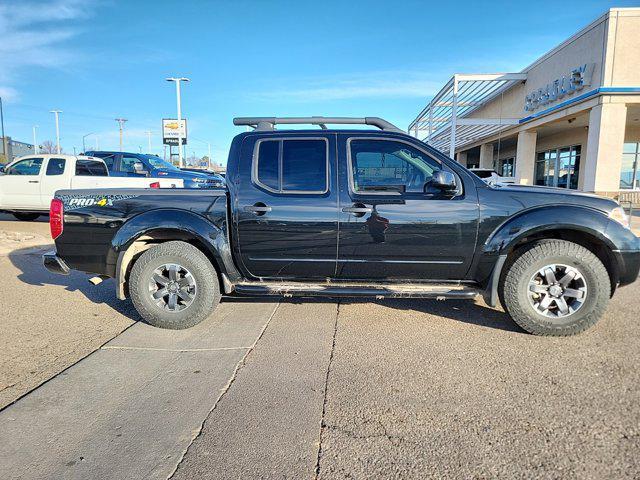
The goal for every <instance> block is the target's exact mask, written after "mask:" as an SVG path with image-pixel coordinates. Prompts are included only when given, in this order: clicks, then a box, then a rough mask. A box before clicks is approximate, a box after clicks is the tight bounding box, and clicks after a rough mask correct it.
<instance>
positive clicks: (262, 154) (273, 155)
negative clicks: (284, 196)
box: [258, 141, 280, 190]
mask: <svg viewBox="0 0 640 480" xmlns="http://www.w3.org/2000/svg"><path fill="white" fill-rule="evenodd" d="M279 158H280V142H279V141H264V142H260V150H259V155H258V181H259V182H260V183H261V184H263V185H265V186H267V187H269V188H270V189H272V190H280V179H279V178H280V173H279V171H280V167H279V166H278V165H279V162H280V160H279Z"/></svg>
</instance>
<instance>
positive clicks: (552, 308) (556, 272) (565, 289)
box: [528, 264, 587, 318]
mask: <svg viewBox="0 0 640 480" xmlns="http://www.w3.org/2000/svg"><path fill="white" fill-rule="evenodd" d="M528 296H529V302H530V303H531V305H532V306H533V309H534V310H535V311H536V313H538V314H540V315H544V316H545V317H550V318H563V317H568V316H569V315H572V314H574V313H575V312H577V311H578V310H580V308H582V306H583V305H584V303H585V300H586V299H587V283H586V281H585V279H584V277H583V276H582V274H581V273H580V271H579V270H578V269H577V268H575V267H571V266H569V265H561V264H552V265H546V266H544V267H543V268H541V269H540V270H538V271H537V272H536V273H535V274H534V275H533V276H532V277H531V280H530V281H529V291H528Z"/></svg>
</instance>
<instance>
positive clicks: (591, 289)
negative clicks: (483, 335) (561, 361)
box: [500, 240, 611, 336]
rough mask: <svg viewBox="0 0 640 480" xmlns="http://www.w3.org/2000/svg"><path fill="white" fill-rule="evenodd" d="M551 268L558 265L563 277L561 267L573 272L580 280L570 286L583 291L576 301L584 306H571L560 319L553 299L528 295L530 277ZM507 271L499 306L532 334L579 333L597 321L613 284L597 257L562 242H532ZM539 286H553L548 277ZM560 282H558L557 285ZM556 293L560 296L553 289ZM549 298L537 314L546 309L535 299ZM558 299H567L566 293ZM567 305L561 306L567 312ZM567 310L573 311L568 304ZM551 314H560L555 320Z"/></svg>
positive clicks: (573, 300)
mask: <svg viewBox="0 0 640 480" xmlns="http://www.w3.org/2000/svg"><path fill="white" fill-rule="evenodd" d="M549 265H556V266H557V267H556V268H558V270H557V272H556V273H561V274H562V272H563V269H565V267H564V266H566V267H568V268H566V269H565V270H564V272H567V271H569V270H571V269H575V270H572V271H578V272H579V276H578V277H575V278H578V279H579V280H572V281H571V282H579V283H578V284H577V285H579V287H580V289H583V290H584V291H583V292H581V293H580V295H582V296H583V297H580V298H581V299H582V301H581V302H580V303H573V305H577V306H576V307H575V311H572V310H568V313H565V314H562V312H561V311H560V306H559V304H558V303H556V302H555V297H554V296H553V295H550V294H547V293H544V294H542V295H534V294H531V293H530V288H532V287H531V280H532V277H534V276H535V275H539V274H538V273H537V272H539V271H541V270H544V269H545V267H547V266H549ZM506 267H507V270H506V274H505V275H504V277H503V281H502V282H501V287H500V290H501V292H500V294H501V295H500V298H501V301H502V304H503V306H504V308H505V309H506V311H507V313H509V315H510V316H511V318H512V319H513V320H514V321H515V322H516V323H517V324H518V325H520V327H522V328H523V329H524V330H526V331H527V332H530V333H533V334H535V335H548V336H567V335H575V334H578V333H580V332H583V331H585V330H587V329H588V328H589V327H591V326H593V325H594V324H595V323H596V322H597V321H598V320H599V319H600V317H601V316H602V314H603V313H604V311H605V309H606V308H607V304H608V303H609V297H610V296H611V281H610V279H609V274H608V273H607V270H606V268H605V267H604V265H603V264H602V262H601V261H600V259H598V257H596V256H595V255H594V254H593V253H592V252H590V251H589V250H587V249H586V248H584V247H583V246H581V245H578V244H576V243H572V242H567V241H564V240H545V241H542V242H538V243H534V244H532V245H529V246H527V247H524V248H522V249H520V250H518V251H517V252H516V257H515V258H514V259H512V261H511V262H509V263H508V265H507V266H506ZM544 271H546V270H544ZM551 278H556V276H555V275H554V276H552V277H551ZM542 281H543V283H545V285H543V286H542V288H543V289H544V288H547V287H546V284H553V282H548V281H547V279H546V278H544V279H543V280H542ZM534 283H535V282H534ZM561 283H562V282H559V277H558V282H556V284H558V285H559V284H561ZM575 285H576V284H574V283H571V284H569V286H568V287H567V288H569V287H572V292H575V291H576V288H575ZM537 287H538V285H534V286H533V288H537ZM554 292H556V294H558V293H557V290H556V291H554ZM547 295H549V296H550V298H554V300H552V304H551V306H549V308H548V309H547V310H544V311H541V310H542V309H543V308H545V307H547V304H545V305H542V302H540V303H538V304H536V302H538V301H539V300H537V299H544V298H545V297H546V296H547ZM558 295H560V294H558ZM567 295H569V291H567ZM560 296H562V297H563V298H565V297H564V294H561V295H560ZM534 297H537V299H536V298H534ZM575 298H576V297H573V298H570V297H566V299H565V302H566V303H569V302H576V299H575ZM566 303H565V305H564V306H563V308H564V309H565V312H567V306H566ZM569 306H570V307H571V304H569ZM549 315H551V316H553V315H558V317H557V318H553V317H550V316H549Z"/></svg>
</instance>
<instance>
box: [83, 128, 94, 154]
mask: <svg viewBox="0 0 640 480" xmlns="http://www.w3.org/2000/svg"><path fill="white" fill-rule="evenodd" d="M93 133H94V132H91V133H87V134H86V135H83V136H82V153H85V152H86V151H87V146H86V145H85V144H84V139H85V138H87V137H88V136H89V135H93ZM96 150H97V147H96Z"/></svg>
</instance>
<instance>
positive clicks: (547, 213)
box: [478, 204, 616, 307]
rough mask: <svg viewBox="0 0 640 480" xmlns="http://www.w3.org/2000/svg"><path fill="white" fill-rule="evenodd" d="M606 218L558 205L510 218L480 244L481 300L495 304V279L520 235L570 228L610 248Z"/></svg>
mask: <svg viewBox="0 0 640 480" xmlns="http://www.w3.org/2000/svg"><path fill="white" fill-rule="evenodd" d="M610 221H611V220H610V219H609V217H608V216H607V215H606V214H605V213H604V212H601V211H600V210H596V209H594V208H591V207H585V206H577V205H562V204H558V205H544V206H539V207H534V208H531V209H527V210H523V211H522V212H520V213H519V214H517V215H515V216H513V217H510V218H509V219H507V220H506V221H505V222H503V223H502V224H501V225H499V226H498V227H497V228H496V229H495V230H494V231H493V232H492V233H491V235H489V237H488V238H487V240H486V242H485V243H484V245H483V246H482V250H481V256H480V259H479V261H478V271H479V272H480V276H481V277H484V278H486V289H485V292H484V295H483V296H484V299H485V301H486V302H487V304H488V305H490V306H491V307H495V306H496V305H497V302H498V286H499V280H500V276H501V275H502V270H503V268H504V265H505V263H506V260H507V256H508V254H509V253H510V252H511V251H512V250H513V248H514V246H515V245H517V244H518V243H519V242H520V241H521V240H522V239H523V238H526V237H529V236H531V235H537V234H540V233H544V232H554V231H563V230H564V231H573V232H578V233H583V234H585V235H590V236H592V237H594V238H596V239H597V240H598V241H600V242H601V243H602V244H604V245H605V246H607V247H608V248H609V249H610V250H612V251H613V250H615V249H616V246H615V243H614V242H613V240H612V239H611V238H610V236H609V235H608V234H607V227H608V226H609V223H610ZM483 272H484V275H483V274H482V273H483Z"/></svg>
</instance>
